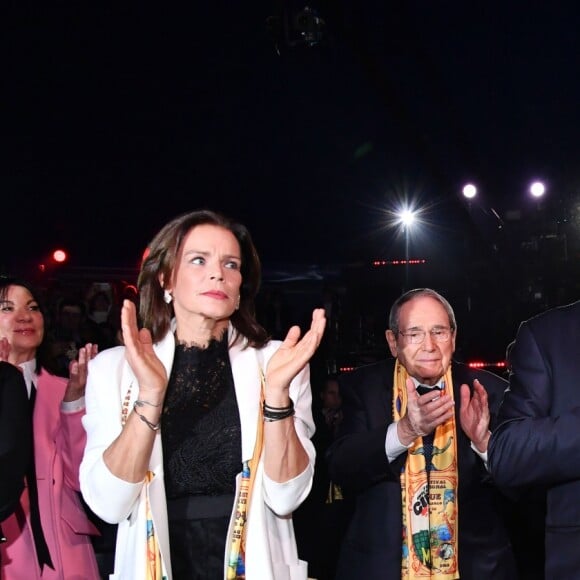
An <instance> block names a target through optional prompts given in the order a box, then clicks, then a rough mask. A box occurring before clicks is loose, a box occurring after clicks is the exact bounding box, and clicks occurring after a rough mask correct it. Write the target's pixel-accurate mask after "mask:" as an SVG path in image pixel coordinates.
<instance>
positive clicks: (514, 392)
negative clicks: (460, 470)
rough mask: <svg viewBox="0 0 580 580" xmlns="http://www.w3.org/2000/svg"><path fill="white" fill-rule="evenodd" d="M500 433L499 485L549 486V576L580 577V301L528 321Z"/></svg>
mask: <svg viewBox="0 0 580 580" xmlns="http://www.w3.org/2000/svg"><path fill="white" fill-rule="evenodd" d="M510 363H511V368H512V374H511V376H510V389H509V392H507V393H506V395H505V400H504V402H503V403H502V406H501V408H500V413H499V420H500V421H501V424H500V425H499V427H498V429H497V430H496V432H495V433H494V434H493V435H492V437H491V441H490V448H489V466H490V470H491V473H492V474H493V477H494V478H495V480H496V481H497V483H498V485H502V486H507V487H514V486H523V487H524V489H526V488H529V487H530V486H531V488H532V489H533V490H534V491H536V492H537V491H541V490H542V489H547V516H546V525H545V536H546V537H545V540H546V578H548V579H552V578H566V580H570V579H579V578H580V502H579V498H580V302H575V303H574V304H570V305H567V306H563V307H559V308H555V309H552V310H549V311H548V312H545V313H543V314H540V315H538V316H536V317H534V318H531V319H530V320H528V321H525V322H523V323H522V324H521V325H520V328H519V330H518V333H517V336H516V341H515V344H514V346H513V348H512V350H511V353H510Z"/></svg>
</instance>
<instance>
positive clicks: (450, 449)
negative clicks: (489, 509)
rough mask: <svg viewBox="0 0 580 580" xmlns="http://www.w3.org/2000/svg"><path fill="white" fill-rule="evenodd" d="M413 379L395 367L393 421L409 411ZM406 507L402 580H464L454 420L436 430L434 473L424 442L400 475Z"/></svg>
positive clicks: (447, 379) (448, 389)
mask: <svg viewBox="0 0 580 580" xmlns="http://www.w3.org/2000/svg"><path fill="white" fill-rule="evenodd" d="M408 376H409V375H408V373H407V371H406V369H405V367H403V365H401V364H400V363H399V361H397V362H396V364H395V372H394V377H393V381H394V383H393V384H394V389H393V416H394V419H395V421H398V420H399V419H400V418H401V417H403V416H404V415H405V413H406V411H407V387H406V380H407V378H408ZM443 381H444V382H443V388H444V392H445V393H446V394H447V395H449V396H450V397H451V398H453V383H452V381H451V369H449V370H448V371H447V373H446V374H445V376H444V378H443ZM401 493H402V505H403V554H402V570H401V578H402V579H403V580H418V579H425V578H429V579H432V580H455V579H457V578H459V567H458V553H457V546H458V541H457V529H458V524H457V522H458V515H459V514H458V506H457V437H456V432H455V418H454V417H452V418H451V419H450V420H449V421H447V422H446V423H444V424H443V425H439V427H437V428H436V429H435V437H434V440H433V457H432V460H431V467H430V469H429V470H427V469H426V465H425V456H424V448H423V439H422V438H421V437H419V438H418V439H417V440H416V441H415V442H414V443H413V445H412V446H411V447H410V448H409V451H408V456H407V461H406V462H405V467H404V469H403V470H402V471H401Z"/></svg>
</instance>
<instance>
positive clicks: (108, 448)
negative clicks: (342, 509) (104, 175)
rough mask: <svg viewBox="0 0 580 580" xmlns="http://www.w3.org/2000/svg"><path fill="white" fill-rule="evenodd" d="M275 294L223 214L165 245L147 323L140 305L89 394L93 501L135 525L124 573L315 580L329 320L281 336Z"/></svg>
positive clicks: (319, 317) (143, 288) (125, 320)
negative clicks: (299, 517)
mask: <svg viewBox="0 0 580 580" xmlns="http://www.w3.org/2000/svg"><path fill="white" fill-rule="evenodd" d="M259 284H260V262H259V258H258V255H257V253H256V249H255V247H254V245H253V243H252V240H251V237H250V234H249V233H248V231H247V229H246V228H245V227H244V226H242V225H240V224H237V223H235V222H233V221H231V220H229V219H228V218H226V217H224V216H222V215H219V214H217V213H215V212H211V211H207V210H201V211H194V212H191V213H188V214H184V215H181V216H178V217H177V218H175V219H174V220H172V221H171V222H169V223H168V224H167V225H166V226H164V227H163V228H162V229H161V230H160V231H159V233H158V234H157V235H156V236H155V238H154V239H153V241H152V242H151V244H150V245H149V248H148V254H147V256H146V257H145V259H144V261H143V264H142V267H141V271H140V274H139V280H138V287H139V300H140V304H139V317H140V321H139V324H138V322H137V308H136V306H135V304H133V303H132V302H130V301H125V302H124V304H123V309H122V314H121V322H122V331H123V341H124V346H122V347H115V348H112V349H108V350H105V351H103V352H102V353H101V354H99V355H98V356H97V357H96V358H95V359H94V360H93V361H91V364H90V372H89V380H88V384H87V390H86V415H85V417H84V418H83V425H84V427H85V429H86V431H87V445H86V450H85V454H84V458H83V461H82V463H81V469H80V481H81V490H82V493H83V496H84V498H85V500H86V502H87V503H88V505H89V506H90V508H91V509H92V510H93V511H94V512H95V513H96V514H97V515H98V516H99V517H101V518H102V519H104V520H105V521H107V522H110V523H118V524H119V527H118V534H117V547H116V554H115V572H114V574H113V575H112V576H111V578H116V579H123V580H136V579H139V580H141V579H143V580H145V579H147V580H149V579H154V580H160V579H162V578H167V579H168V580H181V579H182V578H183V579H187V580H191V579H200V580H202V579H207V580H215V578H218V577H223V578H225V579H236V578H246V579H248V580H268V579H271V580H285V579H289V580H290V579H291V580H305V579H306V577H307V565H306V562H303V561H300V560H299V559H298V556H297V549H296V542H295V538H294V530H293V526H292V512H293V511H294V510H295V509H296V508H297V507H298V506H299V505H300V504H301V503H302V501H304V499H305V498H306V496H307V495H308V493H309V491H310V488H311V485H312V477H313V470H314V460H315V451H314V447H313V445H312V443H311V440H310V438H311V437H312V435H313V433H314V423H313V420H312V413H311V390H310V382H309V367H308V361H309V360H310V358H311V357H312V355H313V354H314V352H315V351H316V349H317V347H318V345H319V344H320V340H321V338H322V334H323V332H324V327H325V318H324V311H323V310H322V309H316V310H314V312H313V316H312V324H311V327H310V329H309V330H308V331H307V332H306V333H305V334H304V336H303V337H302V338H301V339H300V329H299V328H298V327H296V326H295V327H293V328H291V329H290V330H289V332H288V335H287V336H286V339H285V340H284V341H283V342H282V341H273V340H269V337H268V335H267V332H266V331H265V330H264V328H262V327H261V326H260V325H259V323H258V322H257V321H256V319H255V316H254V312H255V310H254V300H255V297H256V294H257V292H258V289H259ZM139 326H140V327H141V329H139ZM264 376H265V380H264V381H263V383H262V378H263V377H264ZM262 384H263V385H264V386H263V387H262ZM257 440H258V442H260V441H262V445H258V446H256V441H257ZM256 447H259V449H261V452H260V453H258V452H256V450H255V448H256ZM252 457H254V460H255V458H256V457H258V458H259V461H257V462H256V463H253V462H251V461H250V460H251V459H252ZM248 486H249V487H250V491H249V492H248V491H246V490H247V487H248ZM247 496H249V501H248V502H246V501H245V500H246V498H247ZM245 507H247V513H244V509H245ZM244 523H245V525H244Z"/></svg>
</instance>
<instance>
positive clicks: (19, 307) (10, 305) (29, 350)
mask: <svg viewBox="0 0 580 580" xmlns="http://www.w3.org/2000/svg"><path fill="white" fill-rule="evenodd" d="M0 337H6V338H7V339H8V342H9V343H10V357H9V362H11V363H12V364H20V363H22V362H26V361H28V360H32V359H33V358H34V357H35V356H36V349H37V348H38V347H39V345H40V343H41V342H42V339H43V337H44V317H43V315H42V312H41V310H40V306H39V304H38V302H37V301H36V300H35V299H34V297H33V296H32V294H31V293H30V292H29V290H28V289H27V288H25V287H23V286H16V285H12V286H8V288H7V289H6V294H5V296H4V298H3V299H2V300H1V301H0Z"/></svg>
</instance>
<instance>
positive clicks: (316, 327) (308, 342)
mask: <svg viewBox="0 0 580 580" xmlns="http://www.w3.org/2000/svg"><path fill="white" fill-rule="evenodd" d="M325 326H326V317H325V314H324V308H316V309H315V310H314V311H313V312H312V323H311V325H310V329H309V330H308V332H306V334H305V335H304V336H303V337H302V338H301V339H300V328H299V327H298V326H293V327H292V328H290V330H289V331H288V334H287V335H286V338H285V339H284V342H283V343H282V344H281V345H280V348H279V349H278V350H277V351H276V352H275V353H274V355H273V356H272V358H271V359H270V361H269V362H268V367H267V369H266V387H267V391H268V394H272V395H274V396H275V395H276V394H278V395H281V394H282V393H283V391H284V390H285V389H288V387H289V386H290V382H291V381H292V379H293V378H294V377H295V376H296V375H297V374H298V373H299V372H300V371H301V370H302V369H303V368H304V366H305V365H306V363H307V362H308V361H309V360H310V359H311V358H312V356H313V355H314V353H315V352H316V349H317V348H318V346H319V345H320V341H321V340H322V335H323V334H324V328H325ZM272 404H274V403H272Z"/></svg>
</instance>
